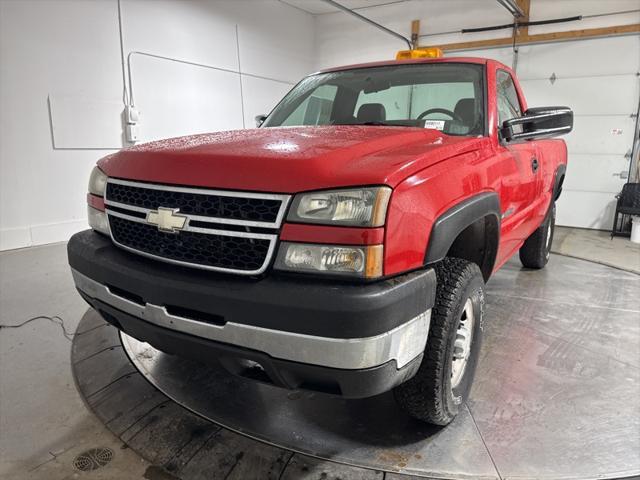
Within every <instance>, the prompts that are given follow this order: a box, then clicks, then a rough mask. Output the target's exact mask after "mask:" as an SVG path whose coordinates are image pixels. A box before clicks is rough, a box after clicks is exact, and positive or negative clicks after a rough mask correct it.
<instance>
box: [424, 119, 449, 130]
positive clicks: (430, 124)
mask: <svg viewBox="0 0 640 480" xmlns="http://www.w3.org/2000/svg"><path fill="white" fill-rule="evenodd" d="M424 128H433V129H435V130H444V120H425V122H424Z"/></svg>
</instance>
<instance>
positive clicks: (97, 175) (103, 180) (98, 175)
mask: <svg viewBox="0 0 640 480" xmlns="http://www.w3.org/2000/svg"><path fill="white" fill-rule="evenodd" d="M106 188H107V176H106V175H105V174H104V173H103V172H102V170H100V169H99V168H98V167H93V170H92V171H91V176H90V177H89V193H91V194H93V195H98V196H99V197H104V191H105V189H106Z"/></svg>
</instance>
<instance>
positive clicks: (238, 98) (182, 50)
mask: <svg viewBox="0 0 640 480" xmlns="http://www.w3.org/2000/svg"><path fill="white" fill-rule="evenodd" d="M121 12H122V25H123V39H124V51H125V55H126V54H127V53H128V52H130V51H141V52H145V53H151V54H155V55H160V56H164V57H170V58H173V59H175V60H179V61H185V62H191V63H192V64H187V63H182V62H178V61H170V60H162V59H156V58H150V57H145V56H142V55H134V56H132V61H131V66H132V82H133V87H134V89H135V93H136V97H135V101H136V106H137V107H138V108H139V109H140V110H141V112H142V121H141V124H140V128H141V136H142V140H149V139H154V138H162V137H167V136H175V135H181V134H187V133H195V132H202V131H213V130H226V129H233V128H242V127H243V126H244V125H246V127H252V126H253V117H254V116H255V115H256V114H259V113H263V112H265V111H268V110H269V109H270V108H272V107H273V106H274V104H275V102H276V101H277V100H278V99H279V98H281V96H282V95H283V93H285V92H286V91H287V90H289V88H291V85H292V84H293V83H295V82H297V81H298V80H299V78H300V77H302V76H303V75H305V74H307V73H309V72H310V71H312V69H313V48H314V47H313V45H314V19H313V17H312V16H311V15H309V14H306V13H304V12H302V11H300V10H299V9H296V8H293V7H291V6H288V5H286V4H283V3H281V2H279V1H277V0H259V1H251V0H197V1H196V0H193V1H190V0H173V1H169V0H167V1H161V0H154V1H145V0H121ZM0 63H1V65H0V250H5V249H11V248H19V247H25V246H29V245H39V244H44V243H50V242H55V241H61V240H65V239H67V238H68V237H69V236H70V235H71V234H72V233H74V232H75V231H78V230H81V229H83V228H86V206H85V204H86V203H85V198H84V197H85V194H86V182H87V179H88V174H89V171H90V170H91V168H92V166H93V165H94V164H95V161H96V160H97V159H98V158H100V157H102V156H104V155H106V154H108V153H110V152H113V151H115V149H117V148H120V147H122V146H123V145H124V144H123V143H122V142H123V140H122V123H121V118H120V115H121V112H122V110H123V103H122V96H123V78H122V68H121V56H120V40H119V33H118V4H117V0H92V1H85V0H1V1H0ZM193 63H195V64H199V65H193ZM220 69H223V70H228V71H227V72H225V71H223V70H220ZM238 72H241V74H239V73H238ZM241 81H242V95H241V88H240V85H241ZM51 120H52V121H51Z"/></svg>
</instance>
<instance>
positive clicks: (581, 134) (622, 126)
mask: <svg viewBox="0 0 640 480" xmlns="http://www.w3.org/2000/svg"><path fill="white" fill-rule="evenodd" d="M635 122H636V120H635V118H632V117H631V116H630V115H628V116H623V115H611V116H596V115H594V116H576V117H574V122H573V131H572V132H571V133H570V134H569V135H566V136H565V137H563V138H564V140H565V141H566V142H567V148H568V150H569V154H585V153H589V154H610V155H615V154H620V155H624V154H625V153H627V152H628V151H629V148H630V146H631V145H632V143H633V130H634V127H635Z"/></svg>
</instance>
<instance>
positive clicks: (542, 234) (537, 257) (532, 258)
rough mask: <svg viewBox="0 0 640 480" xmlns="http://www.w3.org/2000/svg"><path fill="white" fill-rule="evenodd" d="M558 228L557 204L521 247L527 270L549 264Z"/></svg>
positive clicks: (521, 254) (521, 256)
mask: <svg viewBox="0 0 640 480" xmlns="http://www.w3.org/2000/svg"><path fill="white" fill-rule="evenodd" d="M555 228H556V204H555V202H554V203H553V204H552V205H551V208H550V209H549V213H547V218H545V220H544V222H542V225H540V226H539V227H538V228H537V229H536V231H535V232H533V233H532V234H531V236H529V238H527V240H526V241H525V242H524V244H523V245H522V247H520V261H521V262H522V265H524V266H525V267H527V268H535V269H540V268H544V267H545V265H546V264H547V262H549V256H550V255H551V244H552V243H553V232H554V231H555Z"/></svg>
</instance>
